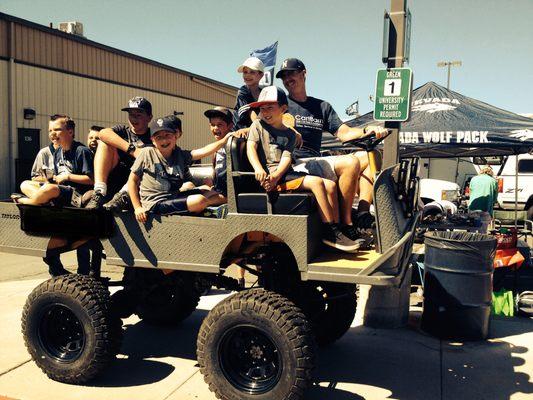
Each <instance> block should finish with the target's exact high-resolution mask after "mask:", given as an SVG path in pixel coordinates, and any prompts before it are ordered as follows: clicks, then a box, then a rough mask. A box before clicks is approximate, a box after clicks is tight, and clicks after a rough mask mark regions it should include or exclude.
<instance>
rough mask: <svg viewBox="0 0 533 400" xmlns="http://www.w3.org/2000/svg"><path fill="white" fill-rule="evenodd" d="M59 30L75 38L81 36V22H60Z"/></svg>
mask: <svg viewBox="0 0 533 400" xmlns="http://www.w3.org/2000/svg"><path fill="white" fill-rule="evenodd" d="M59 30H60V31H62V32H66V33H70V34H72V35H76V36H81V37H84V36H83V24H82V23H81V22H77V21H72V22H60V23H59Z"/></svg>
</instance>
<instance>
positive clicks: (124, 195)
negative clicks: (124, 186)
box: [104, 192, 133, 211]
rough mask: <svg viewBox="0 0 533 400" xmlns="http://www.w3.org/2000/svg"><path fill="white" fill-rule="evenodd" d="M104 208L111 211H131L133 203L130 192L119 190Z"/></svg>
mask: <svg viewBox="0 0 533 400" xmlns="http://www.w3.org/2000/svg"><path fill="white" fill-rule="evenodd" d="M104 208H105V209H106V210H109V211H131V210H133V206H132V204H131V200H130V196H129V194H128V192H118V193H116V194H115V195H114V196H113V198H112V199H111V200H109V201H108V202H107V203H105V204H104Z"/></svg>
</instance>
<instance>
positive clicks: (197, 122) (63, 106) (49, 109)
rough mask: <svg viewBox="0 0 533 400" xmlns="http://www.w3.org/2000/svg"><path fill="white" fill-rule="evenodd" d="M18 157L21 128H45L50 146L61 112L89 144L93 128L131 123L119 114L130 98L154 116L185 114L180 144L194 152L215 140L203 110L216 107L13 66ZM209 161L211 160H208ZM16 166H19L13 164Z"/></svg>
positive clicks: (1, 97)
mask: <svg viewBox="0 0 533 400" xmlns="http://www.w3.org/2000/svg"><path fill="white" fill-rule="evenodd" d="M7 66H8V62H7V61H0V112H1V113H2V114H1V115H2V116H3V117H2V119H1V120H0V129H1V131H0V137H1V140H2V146H0V162H1V163H2V164H1V165H2V166H4V167H5V168H2V170H1V171H0V179H1V184H0V192H1V193H0V195H1V196H2V197H5V196H6V195H8V194H9V188H8V182H9V176H8V168H7V163H8V158H7V157H8V152H7V145H8V138H9V135H8V120H7V118H5V117H4V116H7V115H8V111H7V97H8V96H7V79H8V73H7V71H8V68H7ZM14 69H15V78H14V115H15V116H16V117H15V123H14V132H13V137H14V140H15V145H14V152H15V154H14V155H13V157H14V158H16V157H17V156H18V154H17V149H18V143H16V140H17V128H32V129H40V130H41V133H40V141H41V147H44V146H46V145H47V144H48V143H49V142H48V133H47V129H48V121H49V118H50V115H52V114H56V113H61V114H67V115H69V116H71V117H72V118H73V119H74V120H75V122H76V139H77V140H78V141H81V142H83V143H86V140H87V133H88V131H89V128H90V126H91V125H101V126H104V127H111V126H113V125H116V124H127V113H125V112H123V111H120V109H121V108H123V107H125V106H126V105H127V102H128V100H129V99H130V98H132V97H134V96H144V97H146V98H147V99H148V100H150V102H151V103H152V107H153V114H154V117H158V116H164V115H168V114H170V113H172V112H173V111H182V112H183V113H184V115H182V116H180V118H181V119H182V121H183V131H184V134H183V136H182V138H181V139H180V140H179V142H178V145H179V146H180V147H182V148H185V149H193V148H198V147H201V146H204V145H206V144H207V143H210V142H211V141H212V136H211V133H210V132H209V127H208V121H207V119H206V118H205V116H204V115H203V113H204V111H205V110H207V109H209V108H212V107H213V105H212V104H208V103H203V102H199V101H193V100H188V99H183V98H179V97H176V96H170V95H165V94H160V93H155V92H151V91H148V90H140V89H135V88H131V87H127V86H122V85H118V84H113V83H108V82H102V81H99V80H96V79H90V78H84V77H79V76H76V75H69V74H65V73H61V72H56V71H51V70H48V69H43V68H38V67H33V66H28V65H23V64H18V63H16V64H14ZM24 108H32V109H34V110H35V111H36V118H35V119H34V120H25V119H24V115H23V109H24ZM203 161H204V162H207V161H208V160H203ZM12 162H13V163H14V161H12Z"/></svg>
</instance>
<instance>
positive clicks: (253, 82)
mask: <svg viewBox="0 0 533 400" xmlns="http://www.w3.org/2000/svg"><path fill="white" fill-rule="evenodd" d="M264 70H265V66H264V65H263V62H262V61H261V60H260V59H259V58H257V57H249V58H247V59H246V60H244V62H243V63H242V64H241V65H239V68H237V72H239V73H242V79H243V80H244V85H242V86H241V88H240V89H239V92H238V93H237V104H236V105H235V111H237V123H236V125H235V126H236V129H242V128H248V127H249V126H250V125H251V124H252V120H251V118H250V110H251V109H250V106H249V104H250V103H252V102H254V101H257V99H258V98H259V93H260V92H261V89H262V88H261V87H260V86H259V81H260V80H261V78H262V77H263V74H264Z"/></svg>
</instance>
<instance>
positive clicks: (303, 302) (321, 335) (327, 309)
mask: <svg viewBox="0 0 533 400" xmlns="http://www.w3.org/2000/svg"><path fill="white" fill-rule="evenodd" d="M355 291H356V287H355V285H350V284H343V283H326V282H323V283H320V284H319V283H317V282H307V283H305V284H304V286H303V289H302V290H301V291H300V294H299V298H298V299H295V303H296V304H297V305H298V306H299V307H300V308H301V309H302V310H303V312H304V313H305V315H306V316H307V318H308V319H309V321H310V322H311V326H312V329H313V332H314V334H315V337H316V341H317V343H318V345H319V346H327V345H329V344H331V343H333V342H335V341H337V340H338V339H340V338H341V337H342V336H343V335H344V334H345V333H346V332H347V331H348V329H350V326H351V324H352V321H353V319H354V317H355V311H356V308H357V295H356V292H355Z"/></svg>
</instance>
